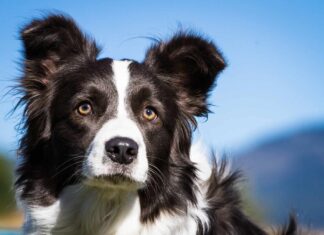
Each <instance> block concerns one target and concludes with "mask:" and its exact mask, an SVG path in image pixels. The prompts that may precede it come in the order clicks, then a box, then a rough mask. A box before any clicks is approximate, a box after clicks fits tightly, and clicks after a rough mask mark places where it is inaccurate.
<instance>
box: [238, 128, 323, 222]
mask: <svg viewBox="0 0 324 235" xmlns="http://www.w3.org/2000/svg"><path fill="white" fill-rule="evenodd" d="M235 157H236V158H235V160H234V166H235V167H238V168H240V169H242V170H243V172H244V174H245V176H246V177H247V180H248V182H249V186H250V188H251V190H252V192H251V193H252V194H253V195H255V199H256V201H257V203H258V204H259V205H261V206H262V207H264V211H265V212H266V216H267V222H270V223H273V224H282V223H283V222H284V221H285V220H286V219H287V215H288V214H289V213H290V212H292V211H295V213H296V214H297V215H298V220H299V222H300V223H302V224H304V225H306V226H311V227H312V228H324V126H317V127H313V128H308V129H303V130H300V131H297V132H295V133H292V134H289V135H282V136H278V137H275V138H272V139H270V140H268V141H264V142H263V143H261V144H259V145H258V146H256V147H254V148H252V149H250V150H248V151H245V152H244V153H240V154H237V155H236V156H235Z"/></svg>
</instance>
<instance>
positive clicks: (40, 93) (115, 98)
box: [19, 16, 225, 189]
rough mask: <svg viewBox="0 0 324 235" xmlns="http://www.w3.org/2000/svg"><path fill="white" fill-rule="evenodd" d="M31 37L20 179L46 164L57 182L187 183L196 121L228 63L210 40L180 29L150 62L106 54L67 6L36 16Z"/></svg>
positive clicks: (25, 34) (28, 31) (27, 34)
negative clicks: (185, 176) (67, 14)
mask: <svg viewBox="0 0 324 235" xmlns="http://www.w3.org/2000/svg"><path fill="white" fill-rule="evenodd" d="M22 40H23V42H24V51H25V61H24V64H25V72H24V77H23V79H22V88H23V92H24V94H25V95H24V97H23V99H22V100H23V101H24V102H25V103H26V109H25V115H26V134H25V136H24V137H23V140H22V144H21V148H22V152H23V155H24V156H25V162H24V164H23V165H22V167H21V168H20V170H19V171H20V173H21V175H22V176H21V181H23V180H24V179H26V178H27V176H26V174H30V171H31V172H33V173H34V174H41V173H39V172H40V171H42V170H43V171H46V174H45V173H43V175H42V177H45V175H46V177H51V181H50V182H51V183H52V182H53V178H54V179H55V180H54V181H55V184H56V188H60V187H63V186H64V185H66V184H70V183H73V182H75V181H80V180H82V182H84V183H86V184H88V185H91V186H95V187H106V186H109V187H117V188H118V187H121V188H127V189H131V188H133V189H134V188H135V189H138V188H145V187H148V186H149V185H151V184H155V186H154V187H155V188H156V187H157V185H158V184H159V182H161V181H166V182H171V181H172V180H173V181H174V182H175V183H176V182H177V183H179V180H178V179H177V177H178V178H181V177H180V176H179V175H180V174H182V173H183V172H182V171H184V170H179V169H182V168H185V167H184V166H185V165H186V164H187V162H188V161H189V148H190V143H191V126H192V125H195V116H203V115H206V114H207V112H208V107H207V103H206V99H207V97H208V92H209V91H210V89H211V87H212V86H213V85H214V83H215V77H216V75H217V74H218V73H219V72H220V71H221V70H222V69H223V68H224V66H225V64H224V61H223V59H222V57H221V55H220V54H219V52H218V51H217V49H216V48H215V46H214V45H213V44H212V43H211V42H208V41H206V40H204V39H203V38H201V37H199V36H195V35H193V34H190V33H178V34H176V35H175V36H174V37H173V38H171V39H170V40H168V41H166V42H163V41H161V42H158V43H156V44H155V45H153V46H152V47H151V48H150V49H149V50H148V51H147V54H146V57H145V59H144V61H143V62H136V61H132V60H122V61H117V60H112V59H109V58H103V59H98V58H97V56H98V51H99V50H98V48H97V46H96V45H95V43H94V42H93V41H91V40H89V39H88V38H87V37H85V36H84V35H83V34H82V33H81V32H80V30H79V29H78V27H77V26H76V25H75V23H74V22H73V21H72V20H70V19H68V18H65V17H63V16H51V17H48V18H47V19H45V20H35V21H33V22H32V23H31V24H30V25H28V26H27V27H25V28H24V29H23V31H22ZM175 165H176V166H179V168H177V170H176V171H172V170H171V166H175ZM181 167H182V168H181ZM31 169H33V170H31ZM27 170H29V173H26V172H27ZM35 172H36V173H35ZM183 174H184V173H183ZM58 185H59V186H58Z"/></svg>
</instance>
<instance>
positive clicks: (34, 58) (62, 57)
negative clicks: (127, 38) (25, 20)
mask: <svg viewBox="0 0 324 235" xmlns="http://www.w3.org/2000/svg"><path fill="white" fill-rule="evenodd" d="M21 39H22V41H23V46H24V56H25V66H26V71H25V72H26V73H27V75H33V76H39V77H42V78H43V79H44V78H46V77H47V76H48V75H49V74H51V73H54V72H55V71H56V70H58V69H59V68H60V66H62V65H64V63H66V61H67V60H68V59H71V58H74V59H76V60H81V61H85V60H95V59H96V57H97V55H98V53H99V49H98V48H97V47H96V44H95V43H94V41H92V40H89V39H88V38H87V37H86V36H85V35H84V34H83V33H82V32H81V31H80V29H79V28H78V27H77V25H76V24H75V22H74V21H73V20H72V19H70V18H68V17H66V16H63V15H50V16H48V17H46V18H44V19H36V20H33V21H32V22H31V23H30V24H28V25H27V26H26V27H24V28H23V29H22V31H21Z"/></svg>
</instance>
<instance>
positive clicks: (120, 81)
mask: <svg viewBox="0 0 324 235" xmlns="http://www.w3.org/2000/svg"><path fill="white" fill-rule="evenodd" d="M129 64H130V61H118V60H114V61H113V62H112V70H113V73H114V82H115V86H116V89H117V93H118V109H117V117H124V118H125V117H128V113H127V111H126V105H125V103H126V98H127V88H128V84H129V78H130V74H129V69H128V66H129Z"/></svg>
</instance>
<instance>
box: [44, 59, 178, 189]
mask: <svg viewBox="0 0 324 235" xmlns="http://www.w3.org/2000/svg"><path fill="white" fill-rule="evenodd" d="M53 79H55V80H56V83H55V84H54V85H53V87H52V90H53V91H54V92H53V97H52V101H51V105H50V113H51V117H52V120H50V123H51V129H52V134H51V136H52V139H53V141H54V143H53V144H54V146H55V149H62V150H63V152H62V153H60V154H59V155H65V153H64V152H68V153H69V155H71V158H70V159H73V156H74V157H76V158H78V160H81V159H82V161H80V163H79V166H78V167H81V168H82V169H80V170H79V171H81V173H82V175H83V176H86V179H87V180H86V182H87V183H88V184H91V185H96V186H115V187H123V186H127V187H129V184H130V183H132V182H134V183H136V185H137V186H140V185H143V184H144V182H145V181H146V180H147V177H148V172H149V164H154V163H153V162H154V158H157V159H163V161H168V156H169V155H170V149H171V143H172V139H173V134H174V131H173V130H174V128H175V121H174V118H176V117H177V116H178V115H179V110H178V108H177V105H176V103H175V102H174V99H173V98H172V97H175V94H174V91H173V90H172V89H171V88H170V87H169V86H167V85H166V84H165V83H164V82H163V81H161V80H160V79H158V78H157V77H156V76H155V75H154V74H153V73H152V72H150V71H149V69H148V68H147V66H145V65H143V64H140V63H137V62H133V61H127V60H125V61H114V60H110V59H102V60H98V61H93V62H91V63H87V64H82V65H81V66H75V68H73V69H69V70H62V71H61V72H58V73H57V74H55V78H54V77H53ZM63 146H64V148H62V147H63ZM70 159H69V158H68V159H62V160H63V161H65V160H70ZM72 161H73V160H72ZM73 162H74V161H73ZM76 164H77V163H76ZM152 170H153V169H152ZM124 184H127V185H124Z"/></svg>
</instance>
